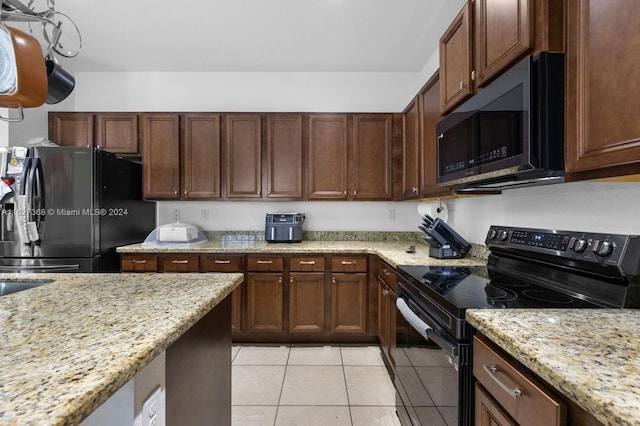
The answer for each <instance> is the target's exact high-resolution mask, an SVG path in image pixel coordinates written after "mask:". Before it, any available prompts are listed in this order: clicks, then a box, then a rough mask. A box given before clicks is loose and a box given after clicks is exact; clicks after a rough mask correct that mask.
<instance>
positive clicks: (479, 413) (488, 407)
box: [475, 384, 517, 426]
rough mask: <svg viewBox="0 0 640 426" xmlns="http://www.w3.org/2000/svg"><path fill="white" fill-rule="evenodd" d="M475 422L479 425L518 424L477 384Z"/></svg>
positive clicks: (499, 425) (501, 425)
mask: <svg viewBox="0 0 640 426" xmlns="http://www.w3.org/2000/svg"><path fill="white" fill-rule="evenodd" d="M475 424H476V425H477V426H517V423H515V422H513V421H511V419H510V417H509V416H508V415H507V414H506V413H505V412H504V411H503V410H502V409H501V408H500V406H499V405H498V404H496V403H495V402H494V401H493V399H492V398H491V397H490V396H488V395H487V394H486V393H485V392H484V388H482V387H481V386H479V385H477V384H476V392H475Z"/></svg>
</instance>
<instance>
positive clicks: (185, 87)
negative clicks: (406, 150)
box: [2, 2, 640, 244]
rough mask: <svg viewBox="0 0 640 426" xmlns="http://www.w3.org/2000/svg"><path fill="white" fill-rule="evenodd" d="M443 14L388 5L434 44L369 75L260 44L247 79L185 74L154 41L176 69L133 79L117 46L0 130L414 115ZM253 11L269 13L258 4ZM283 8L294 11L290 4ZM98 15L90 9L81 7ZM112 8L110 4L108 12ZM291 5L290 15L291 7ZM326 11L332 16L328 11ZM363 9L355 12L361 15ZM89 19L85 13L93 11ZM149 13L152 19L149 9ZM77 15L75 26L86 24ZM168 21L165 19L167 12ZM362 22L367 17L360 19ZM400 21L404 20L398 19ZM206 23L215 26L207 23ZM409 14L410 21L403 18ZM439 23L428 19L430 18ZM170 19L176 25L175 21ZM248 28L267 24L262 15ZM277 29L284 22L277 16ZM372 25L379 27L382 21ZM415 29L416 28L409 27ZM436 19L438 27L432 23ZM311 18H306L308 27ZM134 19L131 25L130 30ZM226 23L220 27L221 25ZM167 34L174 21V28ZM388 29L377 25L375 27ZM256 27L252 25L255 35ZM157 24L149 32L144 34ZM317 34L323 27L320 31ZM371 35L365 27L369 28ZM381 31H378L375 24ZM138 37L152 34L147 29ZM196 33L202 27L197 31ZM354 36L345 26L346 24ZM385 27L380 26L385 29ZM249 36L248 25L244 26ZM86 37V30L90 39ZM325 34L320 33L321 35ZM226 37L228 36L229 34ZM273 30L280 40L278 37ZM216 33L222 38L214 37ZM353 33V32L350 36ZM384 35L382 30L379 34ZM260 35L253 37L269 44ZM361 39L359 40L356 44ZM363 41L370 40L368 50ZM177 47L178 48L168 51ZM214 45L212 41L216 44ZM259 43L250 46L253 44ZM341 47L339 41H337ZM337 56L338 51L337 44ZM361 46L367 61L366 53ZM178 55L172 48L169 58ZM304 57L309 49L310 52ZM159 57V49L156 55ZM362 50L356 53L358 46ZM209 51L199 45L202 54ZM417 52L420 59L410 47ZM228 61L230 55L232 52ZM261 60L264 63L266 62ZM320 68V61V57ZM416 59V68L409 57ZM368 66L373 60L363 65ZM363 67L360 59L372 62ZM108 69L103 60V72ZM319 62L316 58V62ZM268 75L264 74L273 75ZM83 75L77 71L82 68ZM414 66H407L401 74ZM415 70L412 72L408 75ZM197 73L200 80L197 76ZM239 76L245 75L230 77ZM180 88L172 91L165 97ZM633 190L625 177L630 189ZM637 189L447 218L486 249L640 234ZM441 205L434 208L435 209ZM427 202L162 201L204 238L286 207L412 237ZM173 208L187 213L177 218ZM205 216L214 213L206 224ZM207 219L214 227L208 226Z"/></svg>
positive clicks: (535, 200) (589, 186)
mask: <svg viewBox="0 0 640 426" xmlns="http://www.w3.org/2000/svg"><path fill="white" fill-rule="evenodd" d="M446 3H447V4H446V5H445V4H443V5H441V6H440V7H441V8H442V9H441V10H442V13H443V14H444V15H445V16H446V18H442V19H439V20H438V19H435V18H434V16H435V15H432V11H431V10H428V11H425V10H423V8H424V6H423V5H420V4H419V2H416V3H413V4H411V5H410V7H412V8H415V9H411V10H409V12H411V13H407V15H411V17H412V19H414V20H415V21H404V20H401V18H400V17H397V15H394V14H392V13H393V12H392V11H391V10H388V7H385V6H384V5H382V4H381V5H380V6H379V8H378V7H375V8H374V7H371V9H372V10H379V12H378V13H379V14H380V15H381V16H377V19H379V20H381V21H382V22H390V21H394V19H397V20H398V22H403V23H404V24H403V26H404V27H420V28H422V30H421V31H424V29H425V28H428V29H429V32H431V31H432V32H433V33H435V34H436V36H434V37H433V45H432V47H431V48H429V49H426V48H424V49H422V50H420V49H418V50H420V51H424V52H425V53H424V54H420V55H418V54H413V53H411V54H406V53H404V54H403V57H402V58H392V59H390V60H388V61H386V62H385V63H384V64H382V65H378V66H377V67H375V66H371V67H370V68H368V70H370V71H369V72H359V71H360V70H359V69H358V68H357V67H356V66H355V65H352V64H350V62H349V60H351V59H353V58H354V57H355V56H356V55H352V56H349V55H346V54H343V55H342V56H340V58H339V59H340V61H339V63H340V64H342V65H340V64H339V65H336V66H335V68H331V69H327V68H322V67H321V64H320V65H318V64H314V63H313V62H311V63H310V64H307V65H306V68H305V67H304V66H303V64H302V63H301V62H300V60H299V57H297V58H296V59H297V60H296V63H295V64H291V63H289V64H284V65H283V64H278V63H273V62H269V61H273V60H275V59H276V58H274V57H272V56H273V55H267V57H265V55H266V54H268V53H269V52H270V50H269V49H267V48H265V46H262V49H261V50H260V51H259V52H252V54H251V55H246V56H252V57H255V58H258V60H259V61H260V62H262V63H264V64H265V69H264V70H261V71H255V70H252V69H251V67H250V65H246V66H245V65H242V64H240V65H238V69H233V68H230V67H232V66H231V65H230V64H231V62H230V57H232V56H228V55H220V56H216V55H209V56H207V55H205V56H207V58H203V57H202V56H203V55H202V53H201V52H200V53H199V55H200V56H199V57H198V58H197V63H196V64H193V65H192V66H191V68H189V69H187V68H182V67H186V65H183V64H185V63H186V61H183V60H180V61H174V60H172V59H167V56H168V54H167V52H172V55H174V54H175V52H176V51H179V50H180V49H181V47H180V46H173V45H171V44H163V43H153V44H152V45H147V47H146V48H147V49H149V50H150V51H151V53H152V54H153V56H154V58H155V60H158V61H162V62H167V61H172V62H174V63H173V66H174V68H171V69H170V71H169V72H157V71H154V69H151V67H149V68H145V67H144V65H138V68H131V69H129V70H128V71H127V70H124V69H119V67H120V66H122V64H123V63H129V62H130V63H131V64H135V59H136V58H135V56H137V52H136V51H134V50H133V48H132V47H131V46H127V45H126V44H124V43H123V44H119V45H118V44H115V43H117V42H116V40H113V41H112V43H114V47H115V48H116V49H114V50H116V54H117V57H116V58H114V59H113V60H110V61H107V60H106V59H105V58H106V55H107V54H108V52H104V53H101V55H99V56H98V59H96V61H97V62H98V63H99V64H102V65H103V68H100V69H96V68H93V69H91V68H89V67H88V66H87V68H86V70H85V71H76V72H75V78H76V85H77V88H76V90H74V92H73V93H72V95H71V96H70V98H69V99H67V100H65V101H64V102H62V103H60V104H59V105H56V106H48V107H45V108H35V109H26V110H25V123H22V124H19V123H12V124H9V125H5V127H3V129H2V131H3V132H4V133H3V140H6V141H7V143H8V144H10V145H20V144H24V143H25V141H28V140H30V139H32V138H35V137H39V136H43V135H46V134H47V129H46V126H47V111H48V110H50V111H56V110H58V111H159V112H161V111H234V112H243V111H246V112H254V111H265V112H280V111H304V112H316V111H317V112H353V113H363V112H367V113H383V112H401V111H403V110H404V109H405V107H407V105H408V104H409V103H410V101H411V99H412V98H413V97H414V96H415V94H416V93H417V92H418V90H419V89H420V87H421V86H422V85H423V84H424V83H425V82H426V81H427V80H428V79H429V78H430V77H431V75H432V74H433V73H434V72H435V70H436V69H437V68H438V62H439V54H438V52H437V50H436V49H437V47H436V46H437V40H438V38H439V37H440V35H442V34H443V33H444V32H445V30H446V28H447V26H448V24H449V23H450V22H451V20H452V19H453V18H454V17H455V16H456V14H457V13H458V11H459V10H460V9H461V8H462V6H463V4H464V2H455V4H454V2H446ZM251 6H252V7H253V8H258V7H260V6H259V5H257V4H251ZM286 6H289V7H294V6H293V5H291V4H287V5H286ZM57 7H58V8H59V9H60V10H63V11H64V10H66V11H68V12H69V13H70V14H71V10H72V9H71V8H70V7H71V6H67V5H65V4H64V3H63V2H57ZM79 7H84V8H87V9H88V8H89V6H88V5H84V6H79ZM96 7H101V6H97V5H91V9H93V11H94V13H96V14H99V15H100V16H105V17H109V16H112V17H113V18H111V19H113V20H114V21H116V20H120V21H122V20H123V19H124V18H123V17H122V11H116V10H110V11H109V10H103V11H102V10H101V11H99V10H96ZM105 7H106V6H105ZM135 7H141V8H142V6H129V5H127V7H126V8H125V10H132V9H129V8H135ZM283 7H284V6H283ZM326 7H327V8H329V7H331V6H326ZM354 7H355V6H354ZM294 10H296V11H297V12H298V13H300V14H302V16H305V17H307V16H308V15H309V14H313V13H309V12H308V11H306V10H298V9H294ZM242 11H243V8H242V6H241V5H238V6H235V8H232V9H231V10H227V11H226V13H227V15H226V16H229V17H233V18H234V19H229V21H232V22H245V21H244V19H249V18H248V17H247V16H246V14H244V15H243V14H242ZM323 11H324V13H326V15H322V16H325V17H326V19H327V20H328V21H329V22H332V19H333V18H336V16H335V15H332V12H331V9H321V10H318V11H316V12H317V13H320V12H323ZM85 12H86V11H85ZM143 12H145V11H143ZM172 12H174V13H180V14H185V16H183V17H182V18H183V20H184V21H189V20H190V19H196V18H199V19H202V20H203V21H202V22H199V21H198V23H199V25H200V26H202V27H203V28H206V26H208V25H210V21H211V20H212V19H214V18H212V16H214V17H216V18H215V22H216V29H215V30H218V31H221V32H222V33H215V35H216V37H215V38H214V41H213V43H214V45H216V44H217V43H222V41H223V40H224V41H226V40H227V37H225V34H227V33H233V34H235V32H233V30H232V29H229V28H226V27H224V22H222V21H221V20H220V17H219V15H218V14H216V13H215V12H212V13H211V15H206V14H203V16H202V17H201V18H200V17H199V16H193V15H194V13H193V11H192V10H177V11H172ZM263 12H264V13H256V15H257V16H258V17H260V18H263V17H264V16H272V15H270V14H269V13H273V12H274V11H263ZM79 13H80V11H78V12H75V14H74V16H79V15H77V14H79ZM158 13H159V12H158ZM361 13H362V12H361ZM395 13H399V12H397V11H396V12H395ZM131 15H132V18H131V22H129V24H130V25H131V27H130V28H132V29H131V31H132V33H131V34H129V40H130V39H132V38H134V37H136V35H138V34H139V33H138V31H145V32H144V34H154V31H160V30H163V32H162V33H161V34H159V35H158V36H157V37H156V39H162V40H166V39H167V35H166V30H165V26H161V27H159V26H158V25H157V22H155V23H153V24H152V23H149V24H147V23H145V22H144V21H143V20H142V19H138V20H134V18H133V16H135V14H133V13H132V14H131ZM205 15H206V16H205ZM402 16H404V15H402ZM429 17H431V18H429ZM78 19H79V18H78ZM171 19H175V20H176V21H177V20H179V19H178V17H175V16H174V17H172V18H171ZM250 19H258V18H257V17H253V18H250ZM274 19H275V18H274ZM370 19H372V22H374V23H375V22H376V21H375V20H374V19H373V18H370ZM402 19H409V18H406V17H404V18H402ZM428 19H433V21H432V22H428V21H427V20H428ZM307 20H308V18H305V19H301V21H307ZM125 21H126V20H125ZM219 21H220V22H219ZM166 22H167V25H169V24H168V23H169V22H170V21H169V20H167V21H166ZM378 22H379V21H378ZM125 23H126V22H122V31H123V33H125V34H123V35H126V31H125V29H126V28H129V27H127V26H125V25H124V24H125ZM252 24H253V26H252ZM78 25H79V26H80V27H81V28H83V36H84V40H85V47H84V50H83V53H82V54H81V55H80V56H78V57H77V58H74V59H69V60H64V61H62V60H61V63H63V64H64V66H65V67H67V68H68V69H74V68H73V67H74V63H75V62H79V61H81V60H83V55H84V54H85V53H86V54H87V55H88V52H89V51H90V50H91V49H90V47H89V46H91V31H92V28H91V27H92V26H95V25H93V24H92V21H91V20H89V21H86V23H84V24H82V22H80V21H78ZM147 25H148V27H146V26H147ZM244 25H246V26H247V27H251V28H253V27H255V28H263V27H262V25H261V22H257V23H256V22H254V21H250V22H246V23H245V24H244ZM318 25H326V22H321V23H319V24H318ZM363 25H365V24H363ZM372 25H373V24H372ZM139 27H142V28H144V29H142V30H140V28H139ZM194 27H198V25H194ZM347 27H348V26H347ZM381 27H385V26H384V25H382V24H379V25H378V26H377V27H376V28H381ZM242 28H244V29H245V30H247V28H246V27H242ZM85 29H86V30H85ZM316 29H317V31H320V30H321V29H322V27H319V28H316ZM225 30H226V31H227V33H224V32H223V31H225ZM271 30H273V29H272V28H271ZM207 31H209V32H212V31H214V29H211V28H208V29H207ZM345 31H347V29H345ZM376 31H378V32H379V30H376ZM249 34H253V38H254V39H258V38H260V37H259V36H256V35H255V34H254V33H251V32H249ZM382 35H384V36H385V37H390V36H391V34H385V33H384V32H382V34H381V36H382ZM355 37H357V36H356V35H354V34H353V28H352V27H351V29H350V32H347V33H346V34H345V35H344V36H343V37H341V38H339V39H338V40H350V39H351V38H355ZM357 41H358V40H356V41H354V43H356V42H357ZM359 41H360V42H362V40H359ZM167 43H169V40H168V41H167ZM209 43H211V42H209ZM247 44H248V45H251V43H247ZM338 44H339V43H338ZM331 46H332V48H334V49H337V48H338V46H337V45H336V44H332V45H331ZM363 46H365V45H364V44H362V46H361V47H362V52H364V53H363V56H364V55H365V53H366V51H365V50H364V47H363ZM170 47H171V48H170ZM303 47H304V46H303ZM153 49H157V50H153ZM352 49H354V50H356V48H354V47H352ZM205 50H206V46H205V47H202V51H205ZM408 51H411V52H413V51H414V49H411V48H409V49H408ZM229 55H231V53H229ZM261 55H262V56H261ZM377 55H378V52H369V56H368V57H373V58H375V57H377ZM314 57H316V58H319V57H322V55H315V56H314ZM407 57H410V58H407ZM216 58H217V59H220V58H223V59H222V60H221V61H222V62H223V63H221V64H217V65H215V66H216V68H213V70H212V71H207V69H202V68H200V64H201V63H202V62H203V61H205V60H213V59H216ZM364 59H366V58H364ZM364 59H363V60H364ZM103 60H104V62H102V61H103ZM407 60H412V61H415V63H413V64H408V65H398V67H397V68H394V67H393V66H390V65H389V63H392V64H402V63H403V62H404V61H407ZM309 61H313V58H311V59H309ZM269 65H270V66H271V68H270V69H269V68H266V67H267V66H269ZM78 66H79V65H78ZM402 66H405V67H406V68H402ZM407 69H409V70H410V71H409V72H407V71H406V70H407ZM194 70H195V72H194ZM229 71H238V72H229ZM167 88H171V90H167ZM622 180H625V179H622ZM639 195H640V189H639V186H638V184H637V182H633V181H621V182H585V181H581V182H574V183H565V184H560V185H550V186H545V187H532V188H522V189H512V190H508V191H504V192H503V193H502V194H501V195H487V196H479V197H464V198H456V199H443V201H444V202H445V204H446V206H447V208H448V219H447V223H449V224H450V225H451V226H452V227H453V228H454V229H456V231H458V232H459V233H460V234H461V235H463V236H464V237H465V238H466V239H467V240H468V241H471V242H473V243H476V244H483V243H484V240H485V235H486V232H487V230H488V229H489V226H491V225H494V224H508V225H510V226H522V227H534V228H543V229H567V230H583V231H586V230H588V231H591V232H604V233H609V232H610V233H618V234H638V229H637V223H636V222H637V220H636V219H635V218H636V217H638V213H640V211H639V210H640V206H639V205H638V203H637V200H638V196H639ZM432 202H436V203H437V200H435V201H434V200H432ZM418 207H419V204H418V203H414V202H410V201H405V202H361V201H349V202H330V203H327V202H319V201H283V202H279V203H265V202H253V201H243V202H237V201H215V202H210V201H161V202H159V203H158V210H157V222H158V224H162V223H169V222H173V221H174V219H175V217H176V214H178V215H179V217H180V220H181V221H183V222H189V223H194V224H197V225H199V226H201V227H202V228H203V229H205V230H210V231H253V232H256V231H260V230H262V229H263V227H264V220H263V219H264V215H265V214H266V213H269V212H271V211H273V210H274V209H277V210H278V211H299V212H301V213H305V214H306V221H305V230H307V231H345V232H348V231H364V232H366V231H372V230H375V231H388V232H414V231H416V230H417V225H418V223H419V219H420V215H419V214H418V213H417V210H418ZM176 210H177V211H178V212H177V213H176ZM203 211H205V212H208V213H206V214H203ZM207 218H208V219H207Z"/></svg>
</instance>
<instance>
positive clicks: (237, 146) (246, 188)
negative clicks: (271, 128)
mask: <svg viewBox="0 0 640 426" xmlns="http://www.w3.org/2000/svg"><path fill="white" fill-rule="evenodd" d="M225 117H226V118H225V125H226V149H227V154H226V160H227V161H226V168H227V172H226V177H227V185H226V186H227V197H228V198H261V197H262V125H261V122H262V118H261V115H260V114H228V115H226V116H225Z"/></svg>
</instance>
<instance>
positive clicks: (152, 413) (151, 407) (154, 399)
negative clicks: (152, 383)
mask: <svg viewBox="0 0 640 426" xmlns="http://www.w3.org/2000/svg"><path fill="white" fill-rule="evenodd" d="M161 411H164V406H163V405H162V390H161V389H160V388H159V387H157V388H156V389H155V390H154V392H153V393H152V394H151V395H149V397H148V398H147V399H146V400H145V401H144V402H143V403H142V426H161V425H162V423H163V422H162V421H161V419H162V418H163V417H164V416H163V414H162V412H161Z"/></svg>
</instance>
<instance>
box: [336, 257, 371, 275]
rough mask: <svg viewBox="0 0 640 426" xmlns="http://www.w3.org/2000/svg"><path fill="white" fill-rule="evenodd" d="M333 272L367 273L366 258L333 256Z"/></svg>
mask: <svg viewBox="0 0 640 426" xmlns="http://www.w3.org/2000/svg"><path fill="white" fill-rule="evenodd" d="M331 271H333V272H367V258H366V257H361V256H360V257H358V256H333V257H332V258H331Z"/></svg>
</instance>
